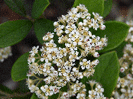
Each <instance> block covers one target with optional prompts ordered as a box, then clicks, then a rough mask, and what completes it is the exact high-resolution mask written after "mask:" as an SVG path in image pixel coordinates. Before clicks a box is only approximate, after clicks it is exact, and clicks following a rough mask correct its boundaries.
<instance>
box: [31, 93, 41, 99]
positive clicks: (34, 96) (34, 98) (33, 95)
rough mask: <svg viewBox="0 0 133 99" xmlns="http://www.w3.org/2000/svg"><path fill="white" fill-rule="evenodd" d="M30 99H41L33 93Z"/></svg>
mask: <svg viewBox="0 0 133 99" xmlns="http://www.w3.org/2000/svg"><path fill="white" fill-rule="evenodd" d="M30 99H39V98H38V97H37V96H36V94H35V93H33V94H32V96H31V98H30Z"/></svg>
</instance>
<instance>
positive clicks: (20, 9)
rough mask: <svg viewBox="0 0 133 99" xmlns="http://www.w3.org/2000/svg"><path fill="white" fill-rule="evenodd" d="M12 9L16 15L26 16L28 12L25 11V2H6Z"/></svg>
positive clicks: (18, 0) (19, 0)
mask: <svg viewBox="0 0 133 99" xmlns="http://www.w3.org/2000/svg"><path fill="white" fill-rule="evenodd" d="M4 1H5V3H6V4H7V5H8V6H9V8H10V9H12V10H13V11H15V12H16V13H18V14H20V15H22V16H25V15H26V11H25V9H24V0H4Z"/></svg>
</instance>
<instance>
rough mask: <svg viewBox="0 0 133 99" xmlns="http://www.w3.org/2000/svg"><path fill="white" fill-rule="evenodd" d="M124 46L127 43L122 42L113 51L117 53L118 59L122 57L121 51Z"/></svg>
mask: <svg viewBox="0 0 133 99" xmlns="http://www.w3.org/2000/svg"><path fill="white" fill-rule="evenodd" d="M126 44H127V42H125V41H124V42H122V43H121V44H120V45H119V46H118V47H117V48H115V49H114V50H115V51H116V52H117V55H118V57H119V58H120V57H122V56H123V50H124V47H125V46H126Z"/></svg>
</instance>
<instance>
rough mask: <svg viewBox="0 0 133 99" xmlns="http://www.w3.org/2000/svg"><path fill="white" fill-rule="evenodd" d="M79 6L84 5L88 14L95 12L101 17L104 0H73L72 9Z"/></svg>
mask: <svg viewBox="0 0 133 99" xmlns="http://www.w3.org/2000/svg"><path fill="white" fill-rule="evenodd" d="M79 4H84V5H85V6H86V7H87V9H88V12H89V13H92V12H97V13H99V14H100V15H103V11H104V0H75V2H74V5H73V6H74V7H76V6H77V5H79Z"/></svg>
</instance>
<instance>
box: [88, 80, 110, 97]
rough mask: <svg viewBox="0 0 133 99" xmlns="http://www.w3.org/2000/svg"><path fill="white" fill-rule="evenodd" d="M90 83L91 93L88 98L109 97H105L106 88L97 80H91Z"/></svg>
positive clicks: (89, 92)
mask: <svg viewBox="0 0 133 99" xmlns="http://www.w3.org/2000/svg"><path fill="white" fill-rule="evenodd" d="M89 84H90V86H91V90H89V91H88V94H89V95H88V97H87V99H107V98H106V97H104V95H103V92H104V89H103V88H102V86H101V85H100V84H99V83H97V82H95V81H89Z"/></svg>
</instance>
